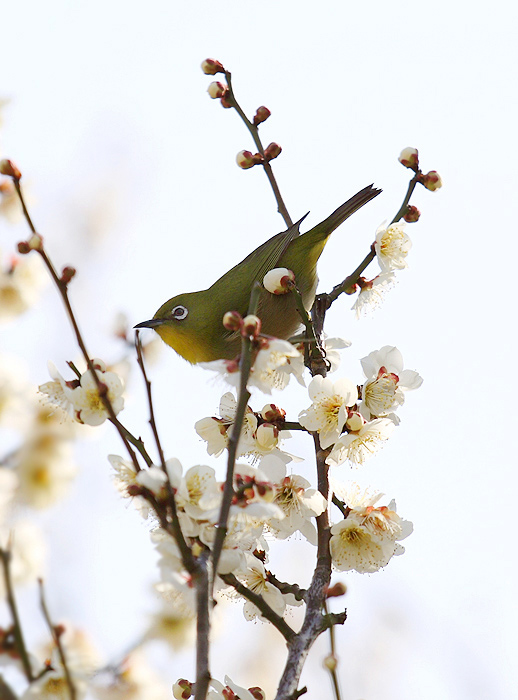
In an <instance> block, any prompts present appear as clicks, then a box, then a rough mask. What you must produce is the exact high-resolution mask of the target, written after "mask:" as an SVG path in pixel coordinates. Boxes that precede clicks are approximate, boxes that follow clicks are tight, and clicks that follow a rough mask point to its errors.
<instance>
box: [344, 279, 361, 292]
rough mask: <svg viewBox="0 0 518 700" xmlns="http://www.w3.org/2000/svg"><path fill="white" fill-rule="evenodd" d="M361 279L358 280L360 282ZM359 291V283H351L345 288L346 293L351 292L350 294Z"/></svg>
mask: <svg viewBox="0 0 518 700" xmlns="http://www.w3.org/2000/svg"><path fill="white" fill-rule="evenodd" d="M360 279H361V277H360ZM359 281H360V280H358V282H359ZM357 291H358V285H357V284H351V286H350V287H347V289H344V292H345V293H346V294H349V295H351V294H356V292H357Z"/></svg>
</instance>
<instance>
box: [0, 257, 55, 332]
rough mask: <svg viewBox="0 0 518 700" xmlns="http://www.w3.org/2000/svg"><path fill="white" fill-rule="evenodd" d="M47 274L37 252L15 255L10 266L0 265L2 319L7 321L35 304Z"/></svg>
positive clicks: (0, 309)
mask: <svg viewBox="0 0 518 700" xmlns="http://www.w3.org/2000/svg"><path fill="white" fill-rule="evenodd" d="M46 281H47V276H46V273H45V269H44V266H43V263H42V261H41V260H40V258H39V256H38V255H36V254H33V255H25V256H23V257H21V258H18V257H15V256H13V257H12V259H11V261H10V263H9V264H8V266H7V267H6V268H5V269H4V267H3V266H0V321H7V320H11V319H13V318H16V316H19V315H20V314H22V313H24V312H25V311H27V309H29V308H30V307H31V306H33V305H34V304H35V303H36V301H37V299H38V297H39V295H40V291H41V289H42V287H43V286H44V284H45V283H46Z"/></svg>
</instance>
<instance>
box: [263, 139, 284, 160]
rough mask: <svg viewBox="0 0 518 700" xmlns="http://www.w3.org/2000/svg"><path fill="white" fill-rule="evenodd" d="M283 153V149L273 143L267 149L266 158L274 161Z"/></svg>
mask: <svg viewBox="0 0 518 700" xmlns="http://www.w3.org/2000/svg"><path fill="white" fill-rule="evenodd" d="M281 151H282V148H281V147H280V146H279V144H278V143H271V144H269V146H267V147H266V148H265V150H264V157H265V159H266V160H273V159H274V158H277V156H278V155H279V154H280V152H281Z"/></svg>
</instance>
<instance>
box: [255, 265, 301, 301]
mask: <svg viewBox="0 0 518 700" xmlns="http://www.w3.org/2000/svg"><path fill="white" fill-rule="evenodd" d="M294 283H295V273H294V272H292V271H291V270H288V268H287V267H276V268H274V269H273V270H270V272H267V273H266V275H265V276H264V278H263V285H264V288H265V289H266V290H267V291H268V292H271V293H272V294H287V293H288V292H289V291H290V290H291V288H292V286H293V285H294Z"/></svg>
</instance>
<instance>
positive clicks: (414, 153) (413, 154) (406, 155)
mask: <svg viewBox="0 0 518 700" xmlns="http://www.w3.org/2000/svg"><path fill="white" fill-rule="evenodd" d="M398 160H399V162H400V163H401V164H402V165H404V166H405V168H411V169H412V170H417V168H418V167H419V152H418V150H417V148H404V149H403V150H402V151H401V153H400V154H399V158H398Z"/></svg>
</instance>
